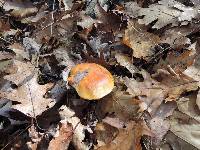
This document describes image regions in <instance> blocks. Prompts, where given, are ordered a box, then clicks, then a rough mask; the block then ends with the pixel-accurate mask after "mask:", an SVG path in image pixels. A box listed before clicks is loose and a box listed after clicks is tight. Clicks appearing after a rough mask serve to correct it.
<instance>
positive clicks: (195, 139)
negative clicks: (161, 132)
mask: <svg viewBox="0 0 200 150" xmlns="http://www.w3.org/2000/svg"><path fill="white" fill-rule="evenodd" d="M170 125H171V127H170V130H171V131H172V132H173V133H174V134H175V135H176V136H178V137H179V138H181V139H183V140H185V141H186V142H188V143H190V144H191V145H193V146H195V147H196V148H198V149H200V143H199V138H200V134H199V128H200V125H199V124H192V123H191V124H183V123H180V122H179V121H178V120H177V119H173V120H170Z"/></svg>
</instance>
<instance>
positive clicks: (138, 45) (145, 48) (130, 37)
mask: <svg viewBox="0 0 200 150" xmlns="http://www.w3.org/2000/svg"><path fill="white" fill-rule="evenodd" d="M159 42H160V38H159V36H157V35H155V34H152V33H149V32H147V31H146V29H145V27H144V26H142V25H139V24H138V23H137V22H136V21H129V23H128V27H127V29H126V30H125V34H124V37H123V43H124V44H126V45H127V46H129V47H130V48H132V49H133V57H136V58H145V57H149V56H151V55H153V54H154V52H153V50H152V48H153V47H154V46H155V45H156V44H158V43H159Z"/></svg>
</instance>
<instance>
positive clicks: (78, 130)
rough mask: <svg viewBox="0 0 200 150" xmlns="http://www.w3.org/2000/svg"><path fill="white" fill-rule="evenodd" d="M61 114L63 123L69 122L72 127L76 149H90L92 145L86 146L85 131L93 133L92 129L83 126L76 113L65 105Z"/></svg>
mask: <svg viewBox="0 0 200 150" xmlns="http://www.w3.org/2000/svg"><path fill="white" fill-rule="evenodd" d="M59 114H60V116H61V119H62V121H63V122H68V123H70V124H71V125H72V128H73V136H72V142H73V144H74V145H75V147H76V148H77V149H89V148H90V147H91V145H86V144H85V143H84V142H83V140H84V138H85V130H87V131H88V132H92V131H91V129H90V128H89V127H86V126H84V125H82V124H81V122H80V119H79V118H78V117H76V116H75V112H74V111H73V110H71V109H69V108H67V107H66V106H64V105H63V106H61V107H60V109H59Z"/></svg>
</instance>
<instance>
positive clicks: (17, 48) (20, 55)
mask: <svg viewBox="0 0 200 150" xmlns="http://www.w3.org/2000/svg"><path fill="white" fill-rule="evenodd" d="M8 48H9V49H11V50H12V51H13V52H15V54H16V59H17V60H23V59H27V60H29V53H28V52H27V51H26V50H25V48H24V47H23V46H22V45H21V44H19V43H13V44H11V45H9V46H8Z"/></svg>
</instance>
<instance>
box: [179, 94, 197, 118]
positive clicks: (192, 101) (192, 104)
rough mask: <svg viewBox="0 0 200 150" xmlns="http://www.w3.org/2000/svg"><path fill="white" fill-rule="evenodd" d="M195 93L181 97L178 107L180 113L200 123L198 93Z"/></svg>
mask: <svg viewBox="0 0 200 150" xmlns="http://www.w3.org/2000/svg"><path fill="white" fill-rule="evenodd" d="M195 93H196V92H195ZM195 93H192V94H190V95H188V96H184V97H181V98H180V99H179V100H178V101H177V105H178V109H179V111H181V112H183V113H185V114H187V115H188V116H190V117H191V118H193V119H195V120H197V121H199V122H200V117H199V114H200V111H199V109H198V108H197V105H196V99H197V96H196V94H197V93H196V94H195Z"/></svg>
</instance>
